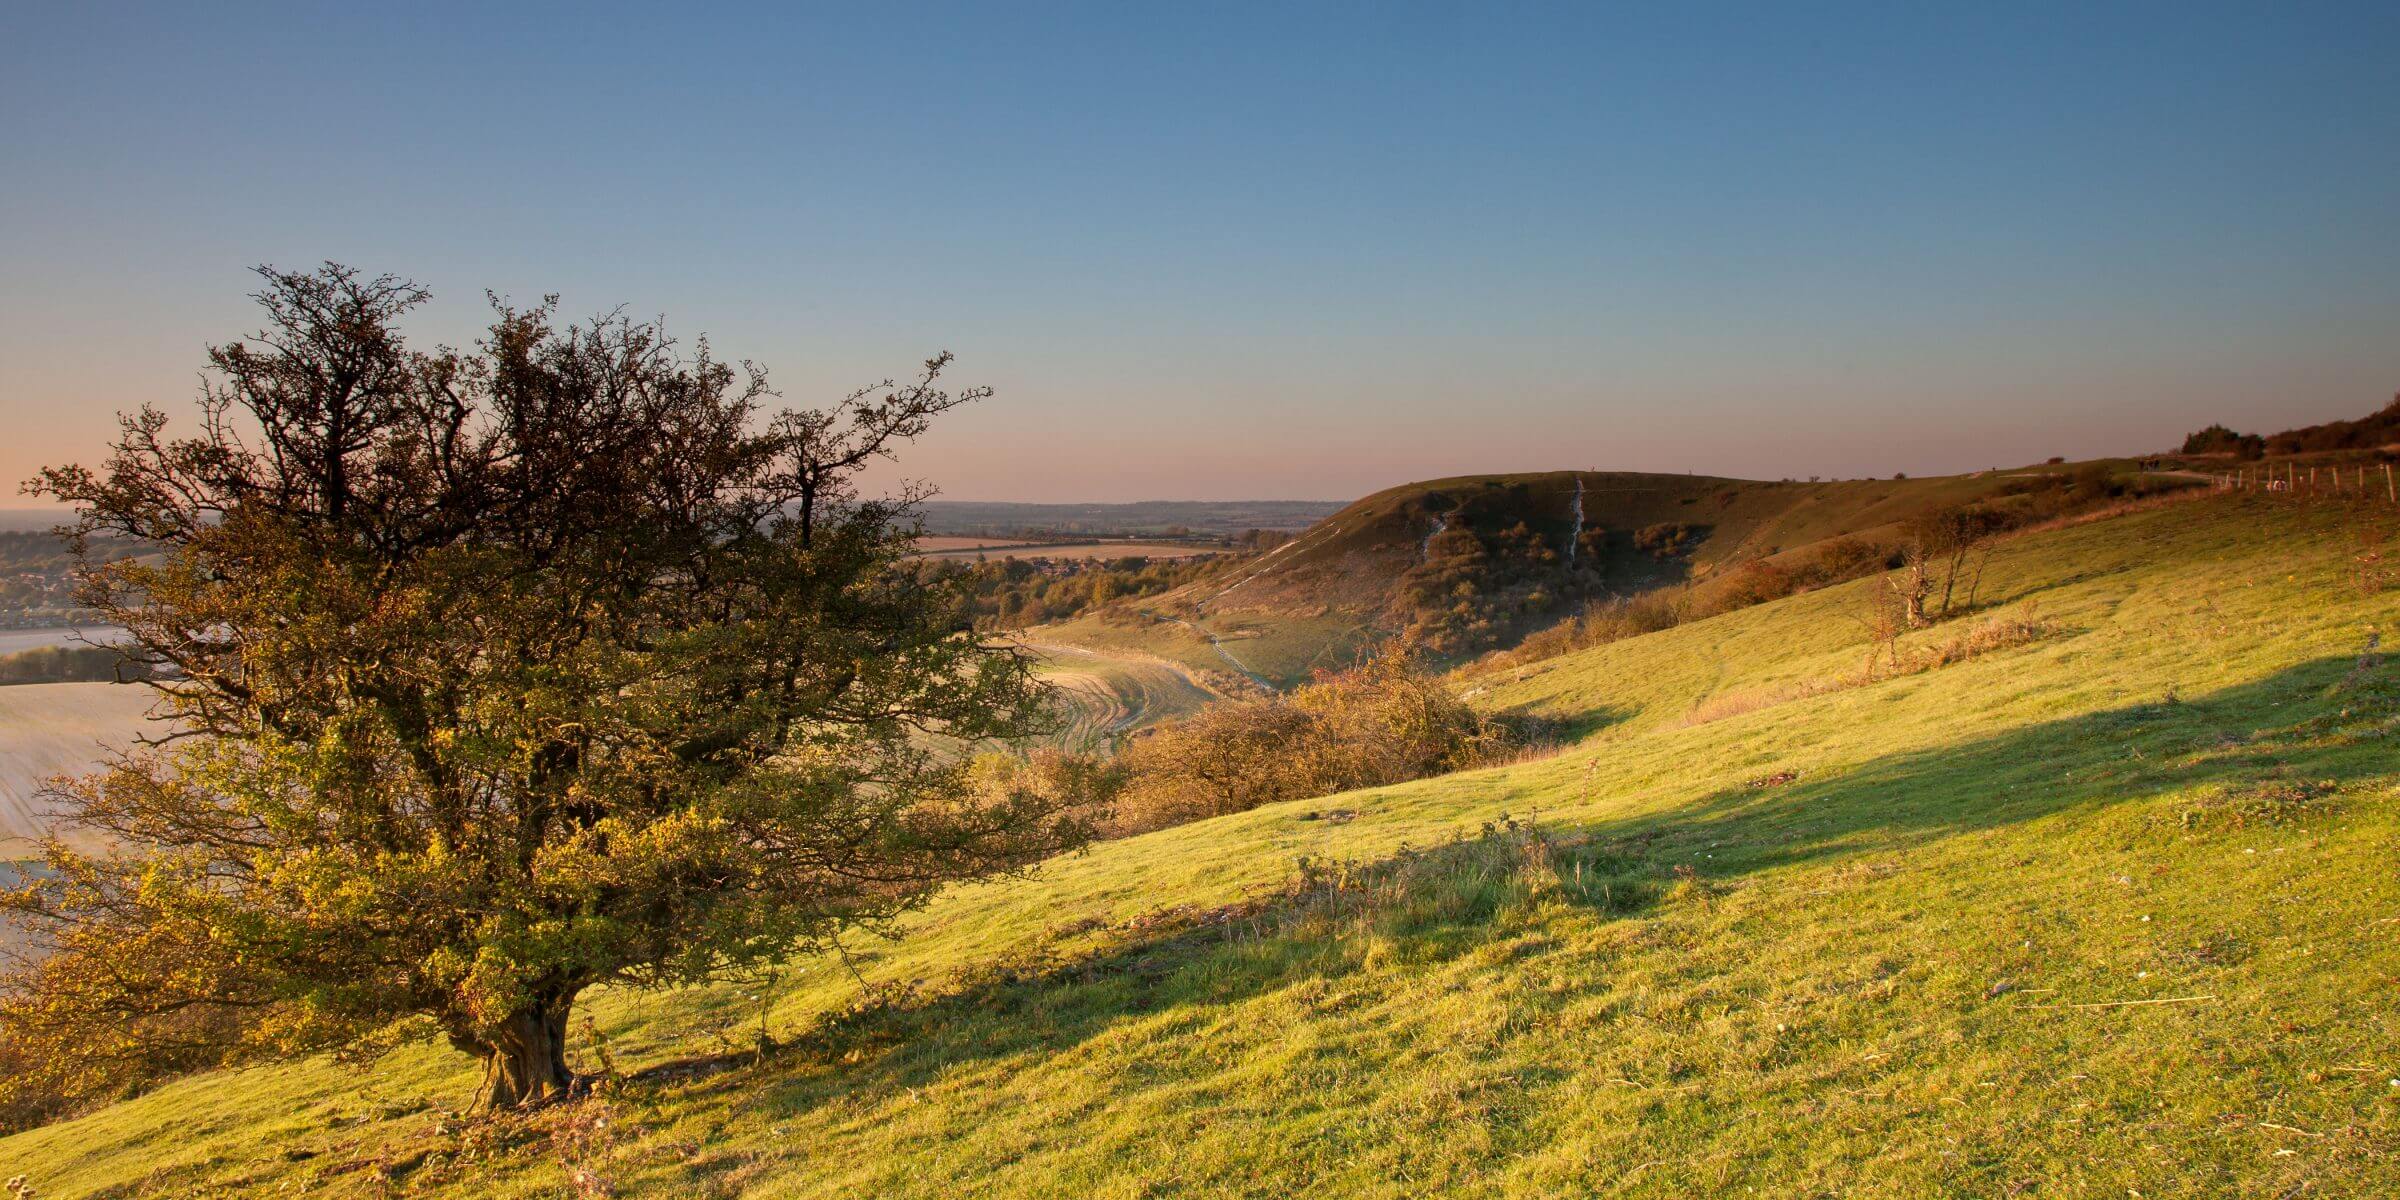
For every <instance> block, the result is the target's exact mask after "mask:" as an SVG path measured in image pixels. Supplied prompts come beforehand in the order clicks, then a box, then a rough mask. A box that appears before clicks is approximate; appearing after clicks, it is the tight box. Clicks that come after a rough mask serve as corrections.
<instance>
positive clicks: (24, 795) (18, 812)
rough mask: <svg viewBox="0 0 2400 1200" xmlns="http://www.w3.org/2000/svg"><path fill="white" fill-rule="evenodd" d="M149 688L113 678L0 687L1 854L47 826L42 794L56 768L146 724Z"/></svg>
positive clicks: (123, 741)
mask: <svg viewBox="0 0 2400 1200" xmlns="http://www.w3.org/2000/svg"><path fill="white" fill-rule="evenodd" d="M154 698H155V694H154V693H152V692H151V690H150V689H148V688H146V687H138V686H135V685H132V684H117V683H22V684H17V685H15V686H13V687H0V858H12V857H18V856H20V855H22V854H24V853H26V852H28V851H29V850H30V845H29V841H28V840H29V839H32V838H36V837H39V836H41V835H42V834H44V833H47V832H49V829H50V820H51V807H50V804H49V802H48V801H46V800H44V799H43V798H42V795H41V793H42V790H43V787H44V785H45V784H47V783H48V781H49V780H50V779H51V777H53V776H56V775H74V774H80V773H82V772H84V771H87V770H89V769H91V768H92V767H93V766H94V765H96V764H97V763H99V762H100V760H101V758H102V757H103V755H104V754H105V753H106V752H107V749H108V748H111V747H123V746H126V745H129V744H130V743H131V742H132V741H133V739H134V738H135V737H137V736H139V735H141V734H142V733H144V732H148V731H150V730H149V723H148V722H147V721H145V720H143V717H144V715H145V714H147V713H148V712H149V711H150V704H151V701H152V700H153V699H154Z"/></svg>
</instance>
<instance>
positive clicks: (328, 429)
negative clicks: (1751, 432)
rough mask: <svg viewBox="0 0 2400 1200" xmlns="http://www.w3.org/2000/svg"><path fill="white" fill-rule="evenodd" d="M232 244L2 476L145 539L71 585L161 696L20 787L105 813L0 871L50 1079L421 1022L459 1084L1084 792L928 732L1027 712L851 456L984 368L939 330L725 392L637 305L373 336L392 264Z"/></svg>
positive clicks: (16, 1010)
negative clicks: (183, 376) (193, 310)
mask: <svg viewBox="0 0 2400 1200" xmlns="http://www.w3.org/2000/svg"><path fill="white" fill-rule="evenodd" d="M261 274H262V275H263V276H264V278H265V280H266V286H265V288H264V290H263V291H261V292H260V293H259V294H258V296H257V299H258V301H259V302H260V303H261V304H262V305H263V306H264V307H265V310H266V314H267V320H266V327H265V328H264V329H263V330H262V331H260V332H258V333H257V334H255V335H253V336H251V337H250V338H248V339H247V340H244V341H238V342H234V343H231V344H227V345H224V346H219V347H216V348H215V349H213V350H212V351H211V352H210V355H209V358H210V362H211V364H212V366H213V368H214V370H213V372H212V375H213V378H212V381H211V382H210V383H208V384H207V385H206V386H205V387H204V389H203V395H202V398H201V412H200V420H199V426H198V429H197V431H196V432H195V433H192V434H190V435H188V436H180V437H177V436H170V433H169V422H168V421H167V419H166V418H165V417H164V416H163V415H161V413H160V412H158V411H157V410H155V409H145V410H144V411H142V412H141V413H139V414H137V415H132V416H128V417H126V418H124V419H123V421H122V433H121V436H120V437H119V439H118V440H117V443H116V445H115V447H114V454H113V457H111V458H110V460H109V461H108V462H107V463H106V464H105V465H104V466H103V467H100V468H98V469H87V468H84V467H61V468H54V469H51V470H47V471H44V472H43V473H42V474H41V476H40V477H39V478H38V479H37V480H36V481H35V482H34V483H33V484H31V485H29V488H30V490H33V491H36V492H38V493H43V494H47V495H49V496H52V497H55V498H57V499H59V500H63V501H66V502H68V503H69V504H72V505H74V506H75V508H76V509H77V512H78V520H77V522H76V524H75V525H74V526H73V528H72V531H71V532H72V533H73V535H74V537H75V539H76V540H77V541H78V543H79V544H81V543H96V542H97V540H98V539H100V538H101V537H103V536H114V537H121V538H131V539H138V540H140V541H142V542H145V543H149V544H151V545H154V546H157V547H160V548H162V551H163V552H162V553H160V554H157V555H153V556H147V557H143V558H139V559H125V560H120V561H113V562H101V561H97V560H91V561H87V562H86V563H85V564H84V568H83V571H82V574H81V576H80V584H79V586H80V590H81V600H82V602H83V603H86V604H88V605H90V606H92V607H93V608H95V609H98V610H99V611H100V612H102V613H104V614H105V615H106V617H107V619H109V620H110V621H112V622H114V623H116V624H119V625H122V626H124V627H125V628H126V629H127V630H129V631H130V633H131V639H132V641H131V647H132V651H131V652H132V654H133V655H134V656H135V657H136V658H138V659H140V660H142V661H143V662H146V663H148V664H151V665H154V666H156V667H159V668H162V671H161V677H160V678H159V679H157V680H156V681H155V682H153V683H152V684H151V686H154V687H156V688H157V689H158V691H159V693H160V710H161V711H160V712H159V714H158V715H159V716H160V718H161V719H162V720H163V722H164V723H163V725H162V728H163V729H166V730H168V731H170V732H168V733H165V734H164V735H162V736H160V737H157V738H154V739H150V740H148V741H147V742H146V743H145V744H144V745H143V746H141V747H139V748H137V749H135V750H133V751H130V752H128V753H126V754H124V755H122V756H120V757H118V758H116V759H115V760H113V761H111V762H109V763H108V764H106V765H105V767H104V768H103V769H102V770H100V771H98V772H97V773H95V774H93V775H90V776H88V777H85V778H83V779H80V780H76V781H72V782H71V783H67V784H65V785H64V791H63V795H62V799H63V801H64V804H65V807H66V809H67V812H68V818H69V820H70V821H72V822H73V823H75V824H77V825H80V826H82V827H84V828H85V829H87V830H90V831H93V832H96V833H98V834H100V835H102V837H101V839H100V840H102V841H103V842H105V843H106V844H108V845H111V846H113V847H114V849H112V850H109V851H106V852H100V853H80V852H78V851H76V850H74V849H72V848H70V847H69V846H67V845H66V844H65V843H63V842H59V841H55V840H54V841H53V842H52V843H51V844H50V845H49V846H48V847H47V850H46V855H47V864H46V867H47V869H46V871H44V872H40V873H37V874H36V875H35V876H34V877H32V878H31V879H30V880H28V881H25V882H22V883H20V884H19V885H18V886H17V887H16V888H14V889H13V890H12V891H10V892H8V893H6V895H5V909H6V913H7V914H8V915H10V916H11V917H12V918H13V919H15V920H17V921H18V922H20V923H21V924H22V925H24V926H26V927H27V928H29V929H30V930H31V931H32V932H33V933H34V934H35V935H36V936H37V937H38V938H40V939H41V940H42V942H43V943H44V944H45V945H46V946H47V948H48V949H49V951H50V952H49V953H48V954H47V956H46V957H44V958H42V959H41V960H40V961H39V962H38V963H35V964H30V965H24V964H21V965H19V966H18V967H17V968H15V969H14V970H12V971H11V972H10V974H9V975H8V976H7V978H6V981H5V994H4V995H0V1029H5V1030H6V1031H7V1033H8V1035H9V1037H10V1038H11V1039H12V1040H13V1041H14V1042H15V1049H16V1051H17V1058H18V1060H19V1061H20V1062H27V1061H30V1062H35V1063H39V1064H42V1065H43V1067H44V1069H45V1070H47V1071H49V1072H50V1073H51V1075H52V1076H53V1078H51V1079H50V1080H49V1084H50V1086H54V1087H63V1088H67V1089H70V1090H71V1089H73V1088H74V1087H75V1086H77V1084H78V1082H79V1081H78V1080H76V1079H74V1078H70V1076H72V1075H73V1074H74V1073H75V1072H85V1073H89V1074H105V1073H106V1072H108V1071H110V1070H111V1069H112V1064H119V1063H123V1062H126V1061H131V1060H136V1059H142V1058H145V1057H148V1058H149V1059H150V1060H152V1061H155V1059H156V1056H158V1055H159V1054H160V1053H162V1048H164V1049H165V1050H167V1051H176V1052H182V1053H185V1054H187V1055H192V1054H199V1055H213V1056H219V1057H222V1056H224V1055H226V1054H235V1055H238V1054H241V1053H244V1052H251V1053H300V1052H308V1051H315V1050H321V1049H326V1048H344V1049H350V1050H360V1049H366V1050H372V1049H374V1048H377V1047H382V1046H387V1045H390V1044H393V1043H394V1042H396V1041H397V1040H400V1039H404V1038H407V1037H410V1036H415V1035H420V1034H423V1033H439V1034H441V1035H444V1036H446V1037H447V1038H448V1040H449V1041H450V1043H451V1044H452V1045H454V1046H456V1047H458V1048H459V1049H460V1050H463V1051H466V1052H468V1053H470V1054H473V1055H477V1056H479V1057H480V1058H481V1059H482V1060H483V1062H484V1064H485V1078H484V1085H483V1089H482V1091H481V1093H480V1095H479V1097H478V1103H479V1105H480V1106H483V1107H487V1108H504V1107H513V1106H519V1105H524V1104H529V1103H536V1102H540V1101H543V1100H546V1099H549V1098H553V1097H556V1096H559V1095H562V1094H564V1093H566V1092H568V1091H570V1090H571V1089H572V1087H573V1086H574V1082H575V1076H574V1074H573V1072H571V1071H570V1070H569V1068H568V1065H567V1059H566V1054H565V1050H566V1045H567V1030H568V1016H569V1013H570V1011H571V1009H572V1008H573V1006H574V1004H575V1002H576V999H577V997H578V996H580V995H582V994H583V993H584V992H585V991H586V990H587V989H590V988H592V987H594V986H596V985H600V984H628V985H668V984H676V983H683V982H691V981H698V980H704V979H709V978H716V977H722V976H724V975H727V974H728V973H738V972H741V971H744V970H746V969H751V968H755V967H758V966H760V965H762V964H765V963H768V962H771V961H773V960H776V959H779V958H781V957H784V956H787V955H790V954H792V953H795V952H805V951H808V950H810V949H812V948H821V947H824V946H827V945H828V944H829V943H831V942H832V941H833V939H835V938H836V937H837V936H838V935H840V934H841V933H842V932H843V931H845V930H848V929H852V928H855V927H860V926H867V927H874V926H878V925H880V924H881V923H883V922H886V921H888V920H889V919H890V918H892V917H893V916H895V915H896V914H898V913H900V912H902V911H904V910H907V909H909V908H911V907H912V906H915V905H919V904H921V903H923V902H924V901H925V900H926V899H927V898H928V897H929V896H930V895H931V894H932V893H933V892H934V891H936V890H937V889H939V888H940V887H942V886H943V885H944V884H945V883H948V882H950V881H953V880H959V879H963V878H968V877H974V876H979V875H984V874H988V873H992V872H1005V871H1011V870H1016V869H1021V868H1023V867H1025V866H1026V865H1028V864H1030V863H1032V862H1034V861H1035V860H1037V859H1040V858H1042V857H1045V856H1048V855H1051V854H1054V853H1057V852H1059V851H1061V850H1063V849H1067V848H1069V847H1072V846H1074V845H1076V844H1077V843H1078V842H1079V841H1080V840H1081V839H1083V838H1084V837H1085V836H1086V834H1087V831H1086V829H1085V828H1084V826H1083V824H1082V823H1081V821H1080V820H1079V819H1077V818H1076V817H1075V816H1074V815H1073V814H1074V813H1075V812H1076V811H1078V810H1079V807H1080V806H1082V805H1085V804H1088V803H1089V802H1090V801H1091V800H1092V797H1090V796H1084V795H1065V794H1060V793H1058V792H1056V791H1044V790H1042V789H1040V788H1038V787H1031V786H1027V785H1026V783H1025V781H1026V780H1028V779H1031V778H1033V777H1032V776H1030V775H1027V774H1025V773H1018V774H1016V775H1013V776H1006V775H994V774H992V773H989V772H985V773H981V774H978V773H976V772H973V771H970V770H968V769H967V766H966V764H965V763H964V761H963V760H964V757H965V756H963V755H960V754H958V753H956V752H955V751H954V750H945V749H944V747H945V746H956V745H958V744H960V743H962V742H966V743H973V742H980V741H983V740H985V739H995V738H1000V739H1006V738H1015V737H1021V736H1024V735H1027V734H1030V733H1033V732H1036V731H1038V730H1039V729H1041V728H1042V727H1043V726H1044V725H1045V723H1046V722H1047V721H1048V720H1050V719H1051V718H1050V715H1049V714H1050V711H1051V710H1050V708H1049V706H1048V705H1047V704H1046V701H1045V694H1044V691H1043V688H1042V686H1041V685H1040V684H1039V683H1038V682H1037V681H1036V680H1035V679H1034V677H1033V676H1032V674H1031V673H1030V670H1029V663H1028V662H1027V661H1026V660H1024V659H1023V658H1022V657H1021V656H1020V655H1019V654H1018V653H1017V652H1016V651H1014V650H1012V649H1010V648H1008V647H1006V646H1002V645H995V644H992V643H989V642H985V641H983V640H980V639H978V638H976V637H974V636H973V635H971V634H968V633H965V632H963V631H962V630H961V628H960V625H959V623H958V621H957V619H956V617H955V615H954V614H955V612H956V610H957V604H956V598H955V597H953V596H950V595H948V594H947V593H946V592H945V591H944V590H943V587H942V585H941V584H940V583H939V582H938V581H934V582H928V581H926V580H923V579H920V578H919V575H918V573H916V572H913V571H907V570H899V569H895V568H896V567H897V566H898V565H899V564H900V563H901V561H902V560H903V558H904V557H905V556H906V555H907V554H908V553H909V550H910V546H911V540H912V537H913V536H914V534H915V532H916V527H915V525H914V521H913V518H912V517H911V516H910V511H911V507H912V504H913V501H914V500H915V499H917V498H918V497H919V495H920V494H921V493H920V491H919V490H918V489H913V488H911V489H904V490H903V493H902V494H901V495H900V496H898V497H897V498H894V499H870V498H867V497H865V496H863V495H862V494H861V491H860V489H859V473H860V471H861V470H862V469H863V468H865V467H867V466H868V465H870V464H871V463H873V462H874V461H875V460H878V459H883V458H889V457H891V456H892V454H893V452H894V451H895V449H896V448H898V447H899V446H900V445H901V444H902V443H905V442H907V441H908V440H910V439H912V438H914V437H916V436H918V435H919V434H920V433H922V432H923V431H924V430H925V429H926V428H927V426H928V424H929V422H931V421H932V420H933V419H934V418H936V417H938V416H939V415H940V414H942V413H943V412H945V411H947V410H949V409H951V408H954V407H956V406H958V405H960V404H964V403H967V402H970V401H973V400H976V399H979V398H981V397H983V396H984V395H985V394H986V392H985V391H984V390H982V389H974V390H965V391H949V390H944V389H943V388H942V387H941V386H940V377H941V375H942V372H943V369H944V368H945V366H947V364H948V362H949V357H948V356H947V355H943V356H940V357H937V358H935V359H933V360H931V361H930V362H928V363H926V364H925V368H924V370H923V372H922V373H921V374H920V375H918V376H916V377H915V378H913V379H912V380H909V381H906V382H901V383H892V382H886V383H884V384H881V385H878V386H875V387H871V388H867V389H864V390H862V391H860V392H857V393H854V394H852V395H850V396H849V397H847V398H845V399H843V400H842V401H840V402H839V403H837V404H835V405H834V406H832V407H829V408H826V409H823V410H819V411H808V412H794V411H770V408H769V402H770V401H771V400H772V399H773V396H774V394H773V393H772V392H771V391H770V390H769V389H768V385H767V381H766V378H765V376H764V375H763V374H762V373H761V372H760V371H758V370H757V369H755V368H752V367H751V366H749V365H748V364H746V363H745V364H741V365H739V366H736V365H732V364H728V363H725V362H722V361H720V360H718V359H717V358H715V357H714V356H713V355H712V354H711V352H710V350H709V347H708V345H707V343H706V342H705V341H703V342H700V343H699V344H698V345H697V346H696V347H695V348H693V349H692V350H690V351H688V352H687V351H684V350H681V349H679V348H678V347H677V346H676V345H675V344H674V343H673V342H671V341H670V340H669V339H668V338H667V337H665V336H664V334H663V333H662V331H661V329H660V327H659V326H658V325H656V324H651V323H645V322H639V321H633V320H628V319H626V318H625V317H623V316H622V315H610V316H603V317H601V318H599V319H596V320H592V321H589V322H584V323H565V324H562V323H561V322H560V321H559V319H558V318H557V316H556V309H557V304H556V300H555V298H551V299H548V300H545V301H544V302H543V303H542V304H541V305H539V306H536V307H533V308H529V309H519V308H514V307H511V306H509V305H507V304H506V303H503V302H501V301H499V300H497V299H495V300H494V301H493V305H494V309H495V312H496V316H495V320H494V323H493V325H492V326H491V329H490V332H489V334H488V336H486V337H485V338H484V339H483V340H482V341H480V342H479V343H477V344H476V345H475V346H474V347H473V348H472V349H471V350H468V351H458V350H454V349H450V348H438V349H434V350H430V351H418V350H413V349H411V348H409V347H408V345H407V344H406V343H405V341H404V340H403V338H402V336H401V333H400V331H399V329H398V322H399V319H400V318H401V317H402V316H403V314H405V313H407V312H408V311H409V310H410V309H411V308H413V307H415V306H416V305H418V304H420V303H422V302H423V301H424V300H425V299H426V294H425V293H424V292H423V291H421V290H420V289H418V288H416V287H415V286H413V285H410V284H407V283H403V282H400V281H397V280H394V279H392V278H389V277H383V278H369V277H366V276H363V275H362V274H360V273H359V272H357V271H354V270H351V269H349V268H345V267H341V266H335V265H330V264H329V265H327V266H325V267H324V268H322V269H319V270H315V271H310V272H298V273H287V272H280V271H275V270H272V269H267V268H262V269H261ZM91 841H92V839H86V841H85V844H90V843H91ZM80 1082H81V1083H82V1084H85V1085H89V1084H90V1083H91V1082H92V1080H91V1079H89V1078H87V1079H84V1080H81V1081H80Z"/></svg>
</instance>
